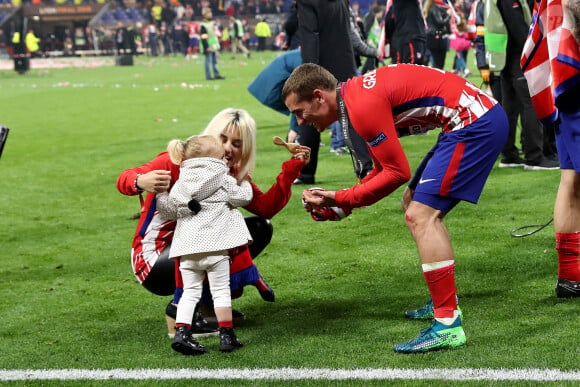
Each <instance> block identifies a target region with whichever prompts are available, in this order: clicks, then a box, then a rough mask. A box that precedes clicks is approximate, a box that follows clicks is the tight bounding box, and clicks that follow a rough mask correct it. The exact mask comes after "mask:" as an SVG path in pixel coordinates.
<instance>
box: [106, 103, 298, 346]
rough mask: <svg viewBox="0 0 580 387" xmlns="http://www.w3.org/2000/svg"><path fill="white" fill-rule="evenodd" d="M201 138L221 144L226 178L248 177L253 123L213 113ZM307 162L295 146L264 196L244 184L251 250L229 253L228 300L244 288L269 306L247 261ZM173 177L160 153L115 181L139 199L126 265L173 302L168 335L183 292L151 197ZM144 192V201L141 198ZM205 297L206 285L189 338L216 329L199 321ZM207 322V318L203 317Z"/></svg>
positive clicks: (169, 229)
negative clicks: (249, 195)
mask: <svg viewBox="0 0 580 387" xmlns="http://www.w3.org/2000/svg"><path fill="white" fill-rule="evenodd" d="M201 134H204V135H212V136H214V137H217V138H219V139H221V141H222V143H223V145H224V152H225V159H226V163H227V165H228V167H229V168H230V171H231V174H232V175H233V176H234V177H236V178H238V179H241V178H243V177H244V176H246V175H248V174H250V175H251V173H252V171H253V169H254V164H255V159H256V134H257V129H256V123H255V121H254V119H253V118H252V116H251V115H250V114H249V113H248V112H247V111H246V110H243V109H235V108H226V109H223V110H222V111H220V112H219V113H217V114H216V115H215V116H214V117H213V118H212V119H211V121H210V122H209V124H208V125H207V127H206V128H205V129H204V131H203V133H201ZM309 161H310V148H308V147H305V146H301V147H299V148H298V150H297V152H296V153H295V154H293V155H292V157H291V158H290V159H289V160H287V161H285V162H283V163H282V171H281V172H280V173H279V174H278V176H277V177H276V181H275V182H274V184H273V185H272V186H271V187H270V188H269V189H268V190H267V191H265V192H263V191H262V190H260V188H258V186H257V185H256V184H255V183H253V182H252V181H250V184H251V185H252V195H253V196H252V201H251V202H250V204H248V205H247V206H245V207H243V208H244V209H246V210H247V211H248V212H250V213H252V214H254V215H255V216H247V217H246V218H245V221H246V225H247V227H248V229H249V231H250V234H251V235H252V238H253V240H254V241H253V243H252V244H251V245H249V246H248V245H245V246H242V247H239V248H235V249H231V250H230V251H229V255H230V258H231V260H230V289H231V293H232V295H231V296H232V299H235V298H238V297H240V296H241V295H242V293H243V290H244V287H245V286H246V285H253V286H255V287H256V288H257V289H258V291H259V292H260V295H261V296H262V298H263V299H264V300H265V301H270V302H271V301H274V292H273V291H272V289H271V288H270V287H269V286H268V285H267V284H266V282H265V281H264V280H263V279H262V277H261V275H260V273H259V272H258V270H257V268H256V266H255V265H254V262H253V258H255V257H256V256H257V255H258V254H259V253H260V252H261V251H262V250H263V249H264V248H265V247H266V246H267V245H268V244H269V243H270V240H271V238H272V233H273V228H272V225H271V223H270V220H269V219H271V218H272V217H273V216H274V215H276V214H277V213H278V212H280V210H282V209H283V208H284V207H285V206H286V204H287V203H288V201H289V200H290V196H291V195H292V183H293V181H294V180H295V179H296V178H297V177H298V175H299V174H300V171H301V170H302V168H303V167H304V166H305V165H306V164H308V162H309ZM178 178H179V165H175V164H173V163H172V162H171V159H170V157H169V154H168V152H167V151H164V152H161V153H159V154H158V155H157V157H155V158H154V159H153V160H151V161H149V162H147V163H145V164H143V165H141V166H138V167H135V168H130V169H126V170H124V171H123V172H121V174H120V175H119V177H118V179H117V189H118V190H119V192H120V193H122V194H124V195H139V197H140V199H141V212H140V217H139V221H138V223H137V228H136V230H135V236H134V238H133V243H132V248H131V266H132V268H133V273H134V274H135V277H136V279H137V281H138V282H139V283H141V284H142V285H143V287H144V288H145V289H147V290H148V291H150V292H151V293H153V294H156V295H160V296H169V295H171V294H173V299H172V300H171V301H170V302H169V303H168V305H167V307H166V310H165V317H166V320H167V328H168V334H169V337H170V338H173V336H174V334H175V317H176V313H177V304H178V303H179V300H180V298H181V295H182V292H183V282H182V280H181V274H180V272H179V264H178V261H179V260H177V259H176V260H175V263H174V262H172V261H173V260H170V259H169V249H170V247H171V242H172V240H173V235H174V230H175V226H176V222H175V220H167V219H164V218H163V217H162V216H161V215H160V214H159V211H158V210H157V208H156V206H157V204H156V203H157V200H156V194H157V193H160V192H168V191H170V190H171V188H172V187H173V184H174V183H175V182H176V181H177V179H178ZM143 192H146V195H145V198H143V197H142V193H143ZM212 308H213V306H212V305H211V295H210V294H209V289H208V287H207V284H206V285H205V286H204V291H203V295H202V299H201V301H200V303H199V304H198V308H196V311H195V313H194V321H193V324H192V326H191V331H192V333H193V336H195V337H201V336H206V335H216V334H217V333H218V331H217V329H215V328H214V327H213V326H211V325H209V324H208V323H207V321H206V320H205V319H204V318H203V317H204V316H203V314H202V311H203V310H205V311H209V312H211V310H212ZM233 313H234V320H238V321H239V320H240V319H242V320H243V319H245V315H244V314H243V313H241V312H239V311H235V310H234V311H233ZM206 317H207V316H206Z"/></svg>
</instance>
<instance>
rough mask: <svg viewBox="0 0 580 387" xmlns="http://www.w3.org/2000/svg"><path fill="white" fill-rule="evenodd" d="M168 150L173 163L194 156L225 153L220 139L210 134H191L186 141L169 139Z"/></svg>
mask: <svg viewBox="0 0 580 387" xmlns="http://www.w3.org/2000/svg"><path fill="white" fill-rule="evenodd" d="M167 152H169V158H170V159H171V162H172V163H173V164H176V165H179V164H181V162H182V161H183V160H188V159H192V158H194V157H208V156H213V155H216V154H220V152H221V154H223V145H222V143H221V141H220V140H218V139H217V138H215V137H214V136H210V135H201V136H191V137H190V138H188V139H187V140H185V141H181V140H179V139H174V140H171V141H169V144H168V145H167Z"/></svg>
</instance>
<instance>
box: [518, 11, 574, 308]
mask: <svg viewBox="0 0 580 387" xmlns="http://www.w3.org/2000/svg"><path fill="white" fill-rule="evenodd" d="M534 4H535V6H534V14H535V17H534V19H533V22H532V25H531V28H530V33H529V35H528V38H527V41H526V44H525V46H524V49H523V53H522V57H521V61H520V64H521V66H522V70H523V72H524V75H525V76H526V78H527V80H528V87H529V90H530V94H531V96H532V97H531V98H532V103H533V104H534V108H535V110H536V113H537V114H538V117H539V118H540V119H541V120H542V122H544V123H545V124H553V125H554V126H555V132H556V146H557V148H558V158H559V160H560V185H559V186H558V192H557V195H556V201H555V204H554V231H555V239H556V252H557V253H558V273H557V280H556V287H555V291H556V296H557V297H559V298H572V297H580V263H579V261H578V255H579V253H580V98H578V95H580V34H579V29H578V26H579V23H580V2H579V1H578V0H568V1H562V2H560V1H559V0H535V2H534ZM548 37H549V38H548Z"/></svg>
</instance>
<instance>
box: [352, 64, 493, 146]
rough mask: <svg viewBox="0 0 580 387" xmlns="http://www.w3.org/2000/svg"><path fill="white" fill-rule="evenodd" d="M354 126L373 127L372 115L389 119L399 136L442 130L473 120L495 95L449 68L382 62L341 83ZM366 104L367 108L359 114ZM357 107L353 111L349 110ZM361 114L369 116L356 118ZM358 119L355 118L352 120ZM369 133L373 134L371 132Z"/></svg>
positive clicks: (386, 121)
mask: <svg viewBox="0 0 580 387" xmlns="http://www.w3.org/2000/svg"><path fill="white" fill-rule="evenodd" d="M342 90H343V93H342V94H343V97H344V100H345V103H346V105H347V108H348V111H349V117H350V118H351V120H352V122H353V126H354V127H355V128H357V131H358V130H359V129H361V130H363V131H366V130H367V128H366V127H367V126H368V129H371V128H374V129H376V122H377V121H376V120H375V118H376V117H379V116H380V117H383V120H382V121H383V122H384V125H389V123H390V125H392V124H393V123H394V126H395V128H396V130H397V133H398V136H399V137H401V136H405V135H413V134H420V133H425V132H427V131H429V130H432V129H436V128H442V129H443V131H445V132H450V131H453V130H458V129H461V128H463V127H465V126H467V125H470V124H472V123H473V122H474V121H475V120H477V119H478V118H479V117H481V116H482V115H484V114H485V113H486V112H487V111H488V110H489V109H491V108H492V107H493V106H494V105H495V104H497V101H496V100H495V99H494V98H493V97H492V96H490V95H489V94H487V93H486V92H484V91H483V90H481V89H479V88H477V87H476V86H475V85H473V84H472V83H471V82H469V81H466V80H465V79H464V78H462V77H459V76H457V75H455V74H452V73H450V72H447V71H444V70H441V69H436V68H431V67H426V66H419V65H412V64H398V65H391V66H384V67H380V68H379V69H377V70H373V71H371V72H369V73H367V74H365V75H363V76H360V77H355V78H352V79H350V80H348V81H347V82H346V83H344V84H343V85H342ZM363 110H365V111H366V112H367V114H360V113H361V111H363ZM351 111H352V112H353V113H354V112H355V111H356V113H355V114H354V116H356V118H355V117H353V116H352V115H351V114H350V112H351ZM361 117H368V118H369V119H370V120H369V123H368V124H367V123H366V120H362V122H361V121H360V118H361ZM355 121H359V122H355ZM370 137H372V136H370Z"/></svg>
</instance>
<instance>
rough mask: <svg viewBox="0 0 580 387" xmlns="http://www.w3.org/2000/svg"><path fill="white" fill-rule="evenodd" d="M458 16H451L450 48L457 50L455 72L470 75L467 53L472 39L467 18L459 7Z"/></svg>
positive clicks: (454, 63) (454, 61)
mask: <svg viewBox="0 0 580 387" xmlns="http://www.w3.org/2000/svg"><path fill="white" fill-rule="evenodd" d="M455 15H456V17H453V18H451V39H450V40H449V48H451V49H452V50H454V51H455V58H454V60H453V73H455V74H457V75H461V76H463V77H468V76H470V75H471V71H469V68H468V67H467V54H469V49H470V48H471V39H469V33H468V32H467V19H466V18H465V15H464V14H463V13H462V12H461V11H460V10H459V9H457V10H456V12H455Z"/></svg>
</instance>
